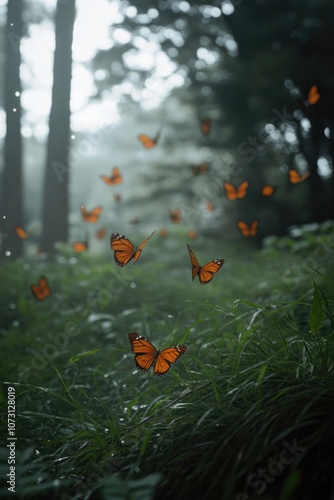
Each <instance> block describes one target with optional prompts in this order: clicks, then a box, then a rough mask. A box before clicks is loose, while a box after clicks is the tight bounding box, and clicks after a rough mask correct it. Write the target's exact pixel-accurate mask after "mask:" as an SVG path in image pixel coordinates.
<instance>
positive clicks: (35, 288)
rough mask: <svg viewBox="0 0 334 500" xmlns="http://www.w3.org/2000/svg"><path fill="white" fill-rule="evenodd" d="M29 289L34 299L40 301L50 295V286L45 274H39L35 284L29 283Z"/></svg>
mask: <svg viewBox="0 0 334 500" xmlns="http://www.w3.org/2000/svg"><path fill="white" fill-rule="evenodd" d="M30 288H31V291H32V293H33V295H34V296H35V297H36V299H37V300H38V301H40V302H42V301H43V300H45V299H47V298H48V297H50V295H51V288H50V287H49V284H48V280H47V279H46V278H45V276H41V277H40V278H39V280H38V283H37V285H30Z"/></svg>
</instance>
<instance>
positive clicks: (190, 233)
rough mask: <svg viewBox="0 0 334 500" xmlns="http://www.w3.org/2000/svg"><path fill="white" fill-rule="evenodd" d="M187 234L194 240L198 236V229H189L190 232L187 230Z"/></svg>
mask: <svg viewBox="0 0 334 500" xmlns="http://www.w3.org/2000/svg"><path fill="white" fill-rule="evenodd" d="M187 236H188V238H190V239H191V240H194V239H195V238H197V233H196V231H188V232H187Z"/></svg>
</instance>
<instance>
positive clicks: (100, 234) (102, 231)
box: [95, 227, 107, 240]
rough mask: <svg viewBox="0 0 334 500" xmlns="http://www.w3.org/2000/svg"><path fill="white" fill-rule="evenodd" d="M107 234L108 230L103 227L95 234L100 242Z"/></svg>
mask: <svg viewBox="0 0 334 500" xmlns="http://www.w3.org/2000/svg"><path fill="white" fill-rule="evenodd" d="M106 232H107V230H106V228H105V227H101V229H98V230H97V231H96V233H95V234H96V237H97V238H98V239H99V240H102V239H103V238H104V237H105V235H106Z"/></svg>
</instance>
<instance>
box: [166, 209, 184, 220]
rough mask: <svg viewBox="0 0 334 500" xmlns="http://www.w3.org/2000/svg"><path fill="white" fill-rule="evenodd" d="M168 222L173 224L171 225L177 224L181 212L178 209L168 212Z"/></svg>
mask: <svg viewBox="0 0 334 500" xmlns="http://www.w3.org/2000/svg"><path fill="white" fill-rule="evenodd" d="M168 213H169V217H170V220H171V221H172V222H173V224H178V223H179V222H180V220H181V211H180V209H179V208H177V209H176V210H168Z"/></svg>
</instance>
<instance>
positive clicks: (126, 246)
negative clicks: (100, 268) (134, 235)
mask: <svg viewBox="0 0 334 500" xmlns="http://www.w3.org/2000/svg"><path fill="white" fill-rule="evenodd" d="M110 247H111V250H112V251H113V252H114V259H115V262H116V264H117V265H118V266H121V267H124V266H126V265H127V264H128V263H129V262H130V260H131V259H132V258H133V257H134V255H135V252H136V248H135V247H134V245H133V244H132V243H131V241H130V240H129V238H127V237H126V236H124V235H123V236H121V235H120V234H119V233H113V234H112V235H111V236H110ZM137 260H138V258H137Z"/></svg>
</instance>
